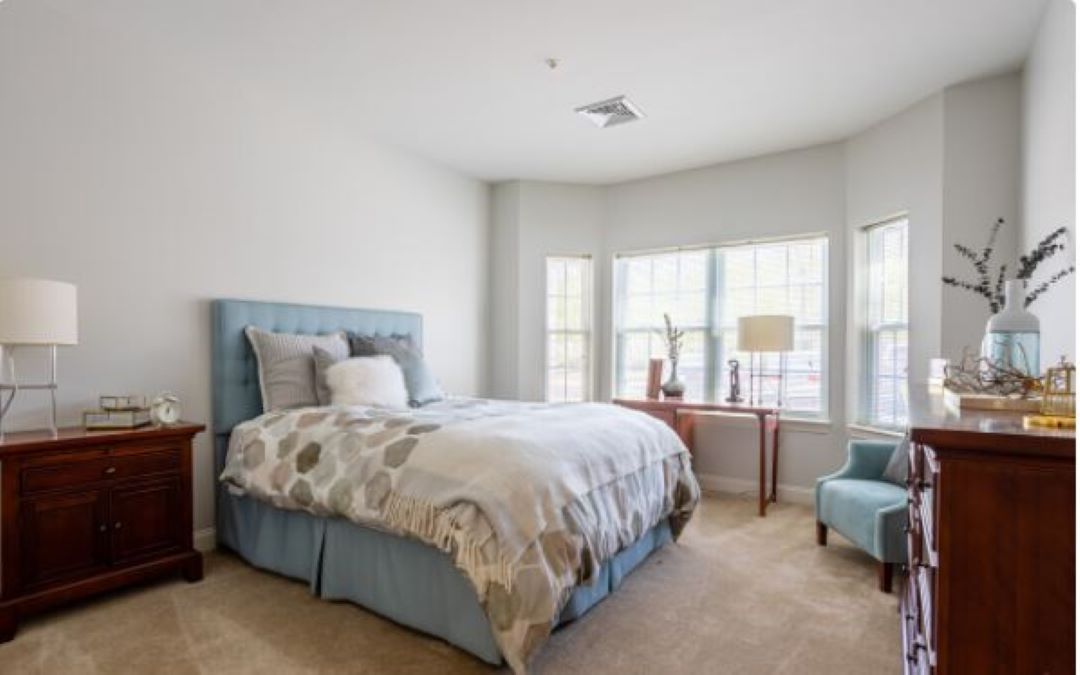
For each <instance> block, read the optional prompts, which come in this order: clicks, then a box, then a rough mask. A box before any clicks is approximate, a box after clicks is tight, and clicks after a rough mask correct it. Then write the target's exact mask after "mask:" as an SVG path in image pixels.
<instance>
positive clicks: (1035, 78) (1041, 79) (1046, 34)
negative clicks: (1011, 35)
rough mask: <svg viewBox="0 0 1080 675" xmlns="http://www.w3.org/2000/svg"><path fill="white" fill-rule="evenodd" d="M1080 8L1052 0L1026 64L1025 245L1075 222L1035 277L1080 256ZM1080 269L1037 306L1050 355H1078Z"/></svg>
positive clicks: (1049, 358)
mask: <svg viewBox="0 0 1080 675" xmlns="http://www.w3.org/2000/svg"><path fill="white" fill-rule="evenodd" d="M1075 59H1076V7H1075V5H1074V4H1073V3H1072V2H1070V1H1069V0H1050V2H1048V3H1047V6H1046V13H1045V15H1044V16H1043V19H1042V24H1041V25H1040V27H1039V32H1038V34H1037V35H1036V37H1035V42H1034V44H1033V45H1032V50H1031V54H1030V56H1029V57H1028V60H1027V64H1026V65H1025V67H1024V76H1023V77H1024V81H1023V139H1024V146H1023V148H1024V150H1023V188H1022V200H1021V201H1022V211H1021V213H1022V217H1021V221H1020V222H1021V231H1020V232H1021V233H1020V245H1021V249H1022V250H1024V251H1029V250H1031V249H1032V248H1034V247H1035V245H1036V244H1037V243H1038V242H1039V240H1041V239H1042V238H1043V237H1045V236H1046V235H1047V234H1049V233H1050V232H1052V231H1053V230H1055V229H1057V228H1058V227H1061V226H1065V227H1068V228H1069V241H1068V247H1069V250H1068V253H1067V255H1064V256H1063V255H1061V254H1058V257H1056V258H1054V259H1053V260H1052V261H1051V262H1047V263H1044V264H1043V265H1044V267H1043V268H1042V269H1041V270H1040V271H1039V272H1037V273H1036V276H1035V279H1034V283H1036V284H1037V283H1039V282H1040V281H1042V280H1044V279H1046V277H1047V276H1048V275H1049V274H1051V273H1053V272H1054V271H1057V270H1059V269H1061V268H1062V267H1064V266H1067V265H1069V264H1075V262H1076V239H1075V237H1076V156H1075V152H1076V61H1075ZM1075 306H1076V276H1075V275H1074V276H1070V277H1068V278H1067V279H1066V280H1065V281H1064V282H1062V283H1059V284H1058V285H1057V286H1056V287H1054V288H1053V289H1051V290H1050V291H1049V292H1048V293H1046V294H1045V295H1043V296H1042V297H1041V298H1039V300H1038V301H1037V302H1036V303H1035V304H1033V305H1032V306H1031V310H1032V311H1033V312H1035V314H1036V315H1038V317H1039V320H1040V323H1041V324H1042V346H1041V349H1040V351H1041V354H1042V362H1043V364H1044V365H1048V364H1051V363H1054V362H1056V361H1057V359H1058V357H1059V356H1061V355H1062V354H1066V355H1069V357H1070V358H1073V359H1074V358H1075V357H1076V350H1075V344H1076V314H1075V313H1074V311H1073V308H1074V307H1075Z"/></svg>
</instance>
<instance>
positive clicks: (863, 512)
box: [818, 478, 907, 560]
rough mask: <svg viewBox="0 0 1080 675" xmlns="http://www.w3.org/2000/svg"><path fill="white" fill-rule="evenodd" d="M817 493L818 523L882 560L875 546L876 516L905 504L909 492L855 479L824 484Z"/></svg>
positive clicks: (888, 484)
mask: <svg viewBox="0 0 1080 675" xmlns="http://www.w3.org/2000/svg"><path fill="white" fill-rule="evenodd" d="M818 490H820V493H819V495H818V520H820V521H821V522H823V523H825V524H826V525H828V526H829V527H830V528H832V529H834V530H836V531H837V532H839V533H840V534H842V535H843V536H844V537H846V538H848V539H849V540H851V542H852V543H853V544H855V545H856V546H858V547H859V548H861V549H863V550H864V551H866V552H867V553H870V554H871V555H873V556H875V557H876V558H878V559H879V560H880V559H881V556H882V553H883V552H881V551H878V550H876V548H877V547H876V546H875V544H874V541H875V540H874V528H875V527H876V518H877V512H878V511H879V510H880V509H883V508H885V507H888V506H895V505H896V504H901V503H903V502H905V501H906V500H907V490H905V489H904V488H902V487H900V486H899V485H895V484H893V483H889V482H886V481H880V480H858V479H854V478H837V479H834V480H829V481H825V482H824V483H822V484H821V485H820V486H819V487H818Z"/></svg>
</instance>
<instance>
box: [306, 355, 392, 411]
mask: <svg viewBox="0 0 1080 675" xmlns="http://www.w3.org/2000/svg"><path fill="white" fill-rule="evenodd" d="M326 384H327V385H329V387H330V402H331V403H332V404H333V405H370V406H377V407H380V408H408V407H409V392H408V391H407V390H406V389H405V375H404V374H403V373H402V372H401V366H399V365H398V364H397V361H395V360H394V357H392V356H386V355H381V356H358V357H355V358H351V359H345V360H344V361H338V362H337V363H335V364H334V365H332V366H330V367H329V368H327V369H326Z"/></svg>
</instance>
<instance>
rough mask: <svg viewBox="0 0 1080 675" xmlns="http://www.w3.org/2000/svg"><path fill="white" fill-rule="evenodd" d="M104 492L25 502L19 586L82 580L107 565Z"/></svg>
mask: <svg viewBox="0 0 1080 675" xmlns="http://www.w3.org/2000/svg"><path fill="white" fill-rule="evenodd" d="M107 517H108V499H107V493H106V491H105V490H88V491H83V492H68V493H63V494H58V495H50V496H47V497H34V498H31V499H26V500H24V501H23V502H22V506H21V522H20V524H19V532H20V534H21V542H20V543H21V548H22V574H21V577H22V587H23V588H29V587H31V586H35V585H38V584H43V583H48V582H51V581H58V580H61V579H63V578H66V577H76V576H82V575H85V574H87V573H91V572H93V571H95V570H96V569H98V568H102V567H104V566H106V565H108V563H109V551H108V541H109V540H108V537H107V535H106V519H107Z"/></svg>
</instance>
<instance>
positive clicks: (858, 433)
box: [847, 424, 904, 439]
mask: <svg viewBox="0 0 1080 675" xmlns="http://www.w3.org/2000/svg"><path fill="white" fill-rule="evenodd" d="M847 428H848V432H849V433H850V434H851V435H852V436H853V437H855V438H868V439H874V438H903V437H904V432H903V431H898V430H896V429H886V428H883V427H875V426H871V425H869V424H849V425H847Z"/></svg>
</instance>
